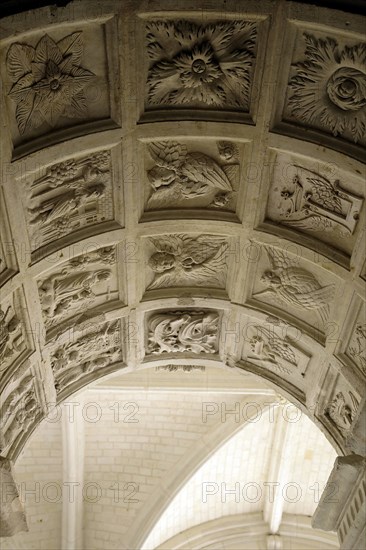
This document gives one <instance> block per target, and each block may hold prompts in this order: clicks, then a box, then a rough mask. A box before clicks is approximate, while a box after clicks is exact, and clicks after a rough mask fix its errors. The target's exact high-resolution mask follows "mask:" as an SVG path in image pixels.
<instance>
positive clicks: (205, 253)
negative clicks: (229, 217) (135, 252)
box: [148, 235, 228, 290]
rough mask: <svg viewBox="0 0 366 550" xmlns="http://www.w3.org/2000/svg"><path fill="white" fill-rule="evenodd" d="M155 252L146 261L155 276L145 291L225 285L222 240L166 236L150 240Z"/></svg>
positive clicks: (204, 236)
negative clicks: (163, 288)
mask: <svg viewBox="0 0 366 550" xmlns="http://www.w3.org/2000/svg"><path fill="white" fill-rule="evenodd" d="M151 241H152V243H153V244H154V246H155V248H156V250H157V252H155V253H154V254H153V255H152V256H151V257H150V258H149V262H148V263H149V266H150V268H151V269H152V270H153V271H154V272H155V273H156V275H155V278H154V280H153V281H152V283H151V284H150V285H149V287H148V289H149V290H152V289H155V288H161V287H167V286H182V285H187V283H188V284H191V285H192V286H194V285H199V286H212V285H216V286H221V287H223V286H224V285H225V278H226V272H227V264H226V251H227V248H228V243H227V242H226V240H225V239H223V238H222V237H214V236H211V235H200V236H199V237H189V236H187V235H169V236H166V237H161V238H159V239H151Z"/></svg>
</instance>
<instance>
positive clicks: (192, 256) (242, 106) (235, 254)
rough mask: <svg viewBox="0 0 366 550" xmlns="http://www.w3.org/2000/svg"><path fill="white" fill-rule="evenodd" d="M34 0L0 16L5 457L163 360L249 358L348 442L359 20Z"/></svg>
mask: <svg viewBox="0 0 366 550" xmlns="http://www.w3.org/2000/svg"><path fill="white" fill-rule="evenodd" d="M149 9H150V11H148V10H149ZM32 14H33V15H32V17H29V16H27V15H26V14H18V15H16V16H14V18H8V19H4V20H3V25H2V28H1V44H0V45H1V56H2V61H3V63H2V68H1V74H2V81H3V91H2V99H1V101H2V109H1V115H0V116H1V125H2V128H3V131H2V141H1V153H2V154H1V158H2V174H3V177H2V184H1V191H0V192H1V213H2V216H1V224H0V236H1V263H0V269H1V274H0V280H1V284H2V286H1V311H2V319H1V330H2V337H1V338H2V340H1V358H2V367H1V379H0V391H1V404H0V406H1V414H2V424H1V456H2V457H6V458H9V459H11V460H16V459H17V457H18V456H19V454H20V452H21V450H22V448H23V447H24V445H25V443H26V441H27V440H28V438H29V437H30V435H31V434H32V432H33V431H34V429H35V428H36V427H37V426H38V425H39V423H40V422H41V421H42V419H43V418H45V416H46V415H47V414H48V412H49V410H50V408H52V406H53V405H54V404H56V403H61V402H62V401H64V400H65V399H68V398H70V396H71V395H73V394H74V393H75V392H77V391H79V390H80V389H81V388H83V387H84V386H86V385H87V384H90V383H92V382H95V381H97V380H99V379H100V378H103V377H108V378H106V381H109V380H113V377H114V376H115V375H117V374H118V375H125V376H126V377H128V375H129V374H130V373H133V372H135V371H138V370H140V369H148V368H159V367H161V368H171V370H174V369H175V368H187V369H188V368H191V367H192V368H210V367H217V368H220V369H224V370H225V369H226V370H227V371H228V373H229V372H232V371H236V372H238V373H242V374H243V375H245V374H246V373H248V372H249V373H251V374H254V375H256V376H258V377H261V378H262V379H264V380H266V381H267V382H268V383H269V384H270V385H271V386H273V387H274V388H277V389H278V391H279V392H280V393H281V394H283V395H285V396H286V397H287V399H289V400H290V401H292V402H294V403H295V404H296V405H297V406H298V407H299V408H301V409H302V410H303V411H304V412H306V414H308V415H309V416H310V418H311V419H312V420H314V422H316V424H317V425H318V426H319V427H321V429H322V430H323V431H324V433H325V434H326V436H327V437H328V439H329V440H330V441H331V443H332V444H333V445H334V446H335V448H336V449H337V450H338V452H339V453H340V454H343V453H345V452H346V451H347V450H349V449H350V448H352V430H353V426H354V425H355V422H356V420H357V418H358V416H359V414H360V411H361V409H362V406H363V400H364V384H365V377H366V355H365V353H366V352H365V350H366V324H365V323H366V309H365V302H364V298H365V279H366V260H365V248H364V228H365V197H364V192H365V191H364V177H365V169H364V165H363V164H362V162H361V161H362V152H363V147H364V146H365V142H366V135H365V121H366V106H365V105H364V99H363V98H364V91H365V84H364V79H365V72H366V69H365V54H364V52H365V44H364V40H365V38H364V36H363V35H362V29H363V26H362V18H361V17H359V16H357V15H351V14H349V15H347V18H345V17H344V14H342V13H340V12H338V13H337V12H331V11H329V10H327V9H323V8H318V9H317V10H313V8H312V7H311V6H304V5H300V4H296V3H291V4H289V3H288V4H285V3H282V2H275V3H267V2H263V3H260V5H257V4H254V3H252V2H248V3H243V5H240V11H238V6H237V3H235V2H233V3H225V7H224V6H223V4H222V3H220V2H211V3H210V5H209V7H208V8H207V10H205V12H202V10H198V9H197V6H196V4H195V2H190V3H189V6H188V5H187V3H186V2H174V4H173V3H171V2H169V1H166V2H163V4H162V6H160V7H157V6H156V5H155V4H154V5H151V6H149V7H148V8H146V5H145V4H142V3H139V2H126V3H125V2H123V3H120V2H113V1H111V2H106V3H102V4H101V3H94V2H81V3H77V2H76V3H70V4H69V5H68V6H66V7H65V8H58V9H56V10H53V9H51V8H43V9H41V10H36V11H34V12H32ZM329 21H331V25H330V23H329ZM70 22H71V23H72V24H71V25H70ZM14 29H15V30H16V32H15V30H14ZM362 94H363V95H362ZM169 366H170V367H169Z"/></svg>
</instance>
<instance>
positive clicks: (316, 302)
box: [253, 246, 335, 324]
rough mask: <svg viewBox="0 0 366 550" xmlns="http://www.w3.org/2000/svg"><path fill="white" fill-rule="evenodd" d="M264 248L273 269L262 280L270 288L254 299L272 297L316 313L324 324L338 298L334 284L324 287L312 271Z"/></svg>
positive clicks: (268, 270) (281, 253)
mask: <svg viewBox="0 0 366 550" xmlns="http://www.w3.org/2000/svg"><path fill="white" fill-rule="evenodd" d="M264 248H265V251H266V253H267V255H268V258H269V261H270V264H271V269H267V270H266V271H265V272H264V273H263V274H262V276H261V281H262V283H263V284H265V285H266V286H267V287H268V288H267V289H266V290H263V291H261V292H257V293H256V294H253V298H256V299H258V298H259V299H260V300H263V299H266V298H268V297H272V298H275V299H278V300H279V302H280V303H282V304H289V305H291V306H293V307H295V308H298V309H302V310H310V311H315V312H316V313H317V314H318V316H319V318H320V320H321V322H322V323H323V324H324V323H325V322H326V320H327V318H328V315H329V304H330V302H331V301H332V300H333V298H334V292H335V286H334V284H333V283H331V284H329V285H325V286H322V285H321V284H320V283H319V281H318V280H317V279H316V277H315V276H314V275H313V274H312V273H310V271H307V270H306V269H303V268H301V267H295V266H291V264H290V262H289V259H288V258H287V257H286V255H285V254H284V253H283V252H281V251H280V250H277V249H274V248H273V247H268V246H266V247H264Z"/></svg>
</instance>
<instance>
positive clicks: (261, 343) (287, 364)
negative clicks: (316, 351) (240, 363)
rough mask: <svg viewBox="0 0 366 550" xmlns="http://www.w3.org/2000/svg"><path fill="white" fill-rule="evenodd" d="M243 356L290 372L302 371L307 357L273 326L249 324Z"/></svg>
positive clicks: (281, 370)
mask: <svg viewBox="0 0 366 550" xmlns="http://www.w3.org/2000/svg"><path fill="white" fill-rule="evenodd" d="M244 349H245V352H244V353H245V358H246V359H247V360H248V361H250V362H252V363H254V364H258V365H259V366H263V367H266V368H269V369H273V370H276V371H278V372H280V373H284V374H288V375H290V374H292V373H293V372H294V369H299V370H300V371H304V370H305V368H306V365H307V363H308V361H309V358H308V357H307V356H306V355H305V354H304V353H303V352H301V351H300V350H299V349H297V347H295V345H294V343H292V342H291V340H290V339H289V338H287V337H286V336H285V337H282V335H279V334H277V331H275V329H274V327H273V326H270V325H263V326H260V325H258V326H251V327H249V329H248V332H247V341H246V344H245V348H244Z"/></svg>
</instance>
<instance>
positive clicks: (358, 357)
mask: <svg viewBox="0 0 366 550" xmlns="http://www.w3.org/2000/svg"><path fill="white" fill-rule="evenodd" d="M346 355H347V357H348V358H349V359H350V360H351V361H352V362H353V364H354V365H356V367H357V369H359V371H360V372H361V373H362V374H363V376H365V377H366V305H365V303H364V302H363V303H362V306H361V307H360V309H359V313H358V315H357V318H356V321H355V323H354V325H353V328H352V332H351V335H350V338H349V340H348V344H347V347H346Z"/></svg>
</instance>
